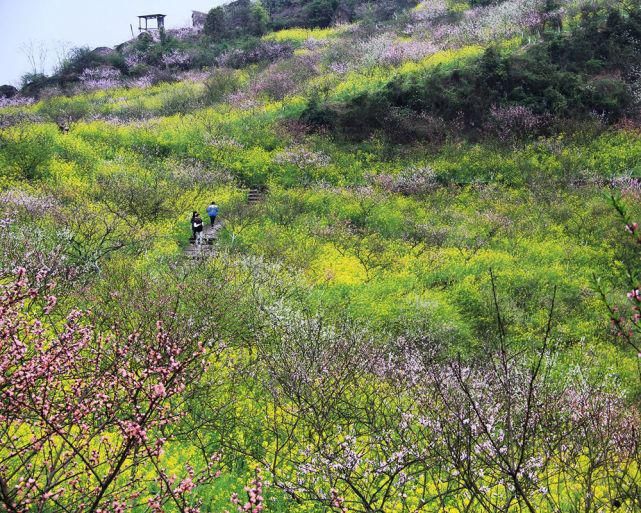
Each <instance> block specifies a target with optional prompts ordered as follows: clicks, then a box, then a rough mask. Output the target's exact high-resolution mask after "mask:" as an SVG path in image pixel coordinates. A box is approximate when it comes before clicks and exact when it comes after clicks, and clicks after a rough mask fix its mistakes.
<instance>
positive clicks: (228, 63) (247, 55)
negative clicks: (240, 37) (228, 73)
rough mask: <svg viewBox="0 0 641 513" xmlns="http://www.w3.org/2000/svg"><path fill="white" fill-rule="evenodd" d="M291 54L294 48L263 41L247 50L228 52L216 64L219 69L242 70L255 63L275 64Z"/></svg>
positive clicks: (286, 44)
mask: <svg viewBox="0 0 641 513" xmlns="http://www.w3.org/2000/svg"><path fill="white" fill-rule="evenodd" d="M293 54H294V48H293V46H292V45H290V44H288V43H276V42H273V41H264V42H262V43H260V44H259V45H257V46H255V47H254V48H252V49H249V50H241V49H239V48H236V49H233V50H228V51H226V52H225V53H223V54H222V55H221V56H220V57H218V60H217V64H218V66H220V67H221V68H244V67H245V66H248V65H250V64H255V63H257V62H263V61H266V62H276V61H278V60H281V59H286V58H288V57H291V56H292V55H293Z"/></svg>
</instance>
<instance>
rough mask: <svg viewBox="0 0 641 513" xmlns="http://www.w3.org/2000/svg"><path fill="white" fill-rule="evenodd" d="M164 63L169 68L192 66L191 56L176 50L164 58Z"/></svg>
mask: <svg viewBox="0 0 641 513" xmlns="http://www.w3.org/2000/svg"><path fill="white" fill-rule="evenodd" d="M162 63H163V65H164V66H165V67H167V68H181V69H184V68H188V67H189V65H190V64H191V55H189V54H188V53H187V52H181V51H179V50H174V51H172V52H170V53H167V54H165V55H163V56H162Z"/></svg>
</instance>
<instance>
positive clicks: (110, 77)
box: [80, 67, 122, 91]
mask: <svg viewBox="0 0 641 513" xmlns="http://www.w3.org/2000/svg"><path fill="white" fill-rule="evenodd" d="M121 79H122V74H121V73H120V70H118V69H116V68H107V67H100V68H93V69H85V70H84V71H83V72H82V74H81V75H80V83H81V84H82V85H83V87H84V88H85V89H87V90H89V91H93V90H100V89H110V88H112V87H116V86H118V85H120V81H121Z"/></svg>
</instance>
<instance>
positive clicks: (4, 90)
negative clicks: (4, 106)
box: [0, 84, 18, 98]
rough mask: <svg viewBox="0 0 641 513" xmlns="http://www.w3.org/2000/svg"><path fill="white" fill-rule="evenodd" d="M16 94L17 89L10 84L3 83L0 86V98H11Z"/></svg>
mask: <svg viewBox="0 0 641 513" xmlns="http://www.w3.org/2000/svg"><path fill="white" fill-rule="evenodd" d="M16 94H18V90H17V89H16V88H15V87H13V86H12V85H6V84H5V85H1V86H0V98H1V97H3V96H4V97H6V98H13V97H14V96H15V95H16Z"/></svg>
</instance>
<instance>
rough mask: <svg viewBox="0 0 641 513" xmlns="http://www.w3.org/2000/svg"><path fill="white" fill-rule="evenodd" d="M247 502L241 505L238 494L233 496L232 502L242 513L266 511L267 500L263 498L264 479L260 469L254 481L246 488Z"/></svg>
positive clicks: (257, 470) (256, 472)
mask: <svg viewBox="0 0 641 513" xmlns="http://www.w3.org/2000/svg"><path fill="white" fill-rule="evenodd" d="M245 492H246V493H247V501H246V502H245V503H244V504H241V501H240V498H239V497H238V494H237V493H234V494H232V496H231V502H232V504H234V505H235V506H236V509H237V510H238V511H239V512H240V513H260V512H261V511H263V510H264V509H265V505H264V502H265V499H264V497H263V478H262V476H261V473H260V469H259V468H257V469H256V471H255V476H254V479H253V480H252V482H251V484H250V485H249V486H246V487H245Z"/></svg>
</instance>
